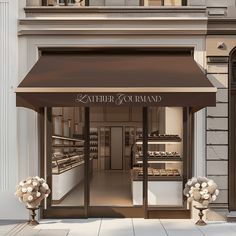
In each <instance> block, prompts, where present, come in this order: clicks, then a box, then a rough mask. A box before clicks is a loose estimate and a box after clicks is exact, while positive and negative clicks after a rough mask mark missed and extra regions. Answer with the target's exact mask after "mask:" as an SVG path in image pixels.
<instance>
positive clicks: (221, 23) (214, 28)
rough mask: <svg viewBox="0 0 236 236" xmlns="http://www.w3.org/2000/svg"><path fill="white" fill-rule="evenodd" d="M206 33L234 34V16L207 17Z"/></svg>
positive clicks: (235, 25) (235, 19)
mask: <svg viewBox="0 0 236 236" xmlns="http://www.w3.org/2000/svg"><path fill="white" fill-rule="evenodd" d="M207 34H208V35H235V34H236V18H209V19H208V24H207Z"/></svg>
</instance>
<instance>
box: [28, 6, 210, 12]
mask: <svg viewBox="0 0 236 236" xmlns="http://www.w3.org/2000/svg"><path fill="white" fill-rule="evenodd" d="M24 10H25V13H67V14H70V13H175V12H178V13H205V12H206V7H204V6H203V7H201V6H181V7H177V6H173V7H171V6H162V7H143V6H130V7H129V6H126V7H119V6H118V7H105V6H102V7H93V6H90V7H75V6H67V7H65V6H54V7H53V6H52V7H50V6H46V7H43V6H42V7H25V8H24Z"/></svg>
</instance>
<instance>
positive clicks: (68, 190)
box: [16, 47, 216, 218]
mask: <svg viewBox="0 0 236 236" xmlns="http://www.w3.org/2000/svg"><path fill="white" fill-rule="evenodd" d="M192 50H193V49H192V48H178V49H174V48H171V50H170V49H168V48H162V49H160V48H149V49H147V48H146V49H145V50H144V49H143V48H121V47H120V48H108V49H104V48H102V49H99V48H97V49H95V48H83V49H81V48H73V49H71V50H68V49H67V50H66V51H65V50H64V51H63V50H62V49H55V48H54V49H50V48H47V49H46V48H44V49H41V51H40V54H41V57H40V59H39V60H38V62H37V63H36V64H35V65H34V66H33V68H32V69H31V71H30V72H29V73H28V75H27V76H26V77H25V79H24V80H23V81H22V82H21V83H20V85H19V86H18V88H17V91H16V94H17V106H23V107H27V108H30V109H33V110H35V111H37V112H38V113H39V115H40V119H39V125H40V173H41V176H43V177H45V178H46V179H47V181H48V183H49V185H50V186H51V189H52V194H51V196H50V198H49V199H48V200H47V202H45V203H44V206H43V212H42V213H43V214H42V217H44V218H54V217H61V218H65V217H101V216H102V217H144V218H157V217H159V218H190V213H191V212H190V209H189V207H188V205H187V202H186V199H185V198H184V197H183V194H182V190H183V187H184V184H185V183H186V181H187V179H188V178H190V177H192V175H193V174H192V170H193V155H192V153H193V126H194V118H193V117H194V116H193V114H194V112H196V111H198V110H200V109H202V108H204V107H206V106H215V100H216V99H215V96H216V89H215V88H214V87H213V86H212V84H211V83H210V82H209V81H208V79H207V78H206V77H205V75H204V73H203V72H202V71H201V69H200V68H199V67H198V65H197V64H196V62H195V61H194V59H193V57H192V55H193V53H192ZM69 65H70V66H69Z"/></svg>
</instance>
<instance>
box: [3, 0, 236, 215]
mask: <svg viewBox="0 0 236 236" xmlns="http://www.w3.org/2000/svg"><path fill="white" fill-rule="evenodd" d="M64 4H65V3H64V1H49V0H48V1H40V0H31V1H24V0H21V1H19V2H15V1H13V0H0V12H1V14H0V19H1V20H0V31H1V33H0V43H1V45H0V56H1V63H0V73H1V93H0V96H1V107H0V109H1V112H0V117H1V120H0V127H1V128H0V130H1V142H0V153H1V154H0V167H1V171H0V175H1V178H0V195H1V202H0V209H1V212H4V214H2V213H1V215H0V218H2V219H21V218H27V212H26V211H25V210H24V207H23V206H22V205H21V204H20V203H19V202H18V200H17V199H16V198H15V196H14V190H15V185H16V184H17V182H19V181H20V180H21V179H23V178H25V177H27V176H34V175H40V173H41V169H42V166H41V165H40V159H41V156H40V145H39V136H40V133H39V129H38V125H39V116H38V114H37V113H36V112H34V111H32V110H29V109H26V108H16V102H15V89H16V87H17V86H18V84H19V83H20V82H21V81H22V80H23V79H24V77H25V76H26V74H27V73H28V72H29V71H30V69H31V68H32V67H33V66H34V64H35V63H36V62H37V60H38V59H39V57H40V54H41V52H42V51H43V49H47V48H57V49H58V48H59V49H63V50H65V49H70V48H109V47H110V48H119V47H122V48H134V47H136V48H146V49H148V48H162V49H163V48H167V49H168V50H169V51H170V50H171V49H176V48H179V49H186V48H191V49H192V50H193V57H194V60H195V61H196V62H197V64H198V65H199V67H200V68H201V69H202V70H203V71H205V73H206V74H207V77H208V78H209V80H210V81H211V82H212V83H213V85H214V86H215V87H217V89H218V91H217V95H216V102H217V104H216V107H209V108H206V109H202V110H200V111H198V112H197V113H195V124H194V149H193V166H192V167H193V172H192V174H193V176H206V177H209V178H212V179H214V180H215V181H216V183H217V184H218V185H219V189H220V195H219V198H218V199H217V201H216V202H215V203H214V204H212V206H211V207H212V209H213V210H212V211H210V212H208V218H209V219H216V218H220V219H222V218H221V217H225V216H227V217H228V219H231V220H232V219H234V218H235V217H236V215H235V214H234V211H236V200H235V199H236V196H235V192H236V191H235V189H236V170H235V169H236V165H235V158H236V152H235V149H234V146H235V145H234V144H235V125H234V120H235V108H234V107H235V92H234V91H235V90H234V88H235V87H234V86H235V80H236V79H235V58H236V54H235V47H236V35H235V34H236V29H235V25H236V24H235V23H236V13H235V12H236V3H235V1H234V0H230V1H226V0H225V1H224V0H218V1H211V0H202V1H195V0H189V1H155V0H153V1H139V0H137V1H136V0H132V1H115V0H114V1H108V0H106V1H104V0H90V1H84V2H83V1H82V2H79V1H68V6H64ZM229 127H230V129H229ZM42 177H43V176H42ZM9 209H10V210H9Z"/></svg>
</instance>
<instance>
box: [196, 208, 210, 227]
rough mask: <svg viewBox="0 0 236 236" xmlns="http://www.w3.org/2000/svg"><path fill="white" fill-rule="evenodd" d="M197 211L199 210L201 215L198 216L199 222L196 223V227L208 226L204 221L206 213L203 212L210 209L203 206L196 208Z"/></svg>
mask: <svg viewBox="0 0 236 236" xmlns="http://www.w3.org/2000/svg"><path fill="white" fill-rule="evenodd" d="M194 208H195V209H197V210H199V213H198V216H199V220H198V221H197V222H196V223H195V224H196V225H199V226H204V225H206V222H205V221H204V220H203V219H202V218H203V216H204V213H203V211H204V210H207V209H208V207H207V206H202V205H199V206H196V205H195V206H194Z"/></svg>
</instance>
